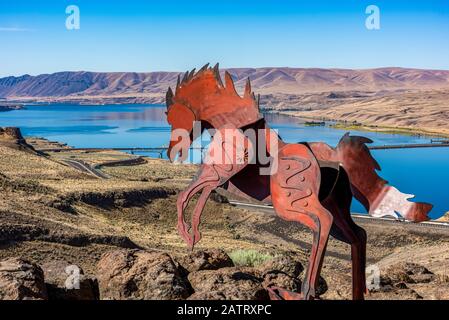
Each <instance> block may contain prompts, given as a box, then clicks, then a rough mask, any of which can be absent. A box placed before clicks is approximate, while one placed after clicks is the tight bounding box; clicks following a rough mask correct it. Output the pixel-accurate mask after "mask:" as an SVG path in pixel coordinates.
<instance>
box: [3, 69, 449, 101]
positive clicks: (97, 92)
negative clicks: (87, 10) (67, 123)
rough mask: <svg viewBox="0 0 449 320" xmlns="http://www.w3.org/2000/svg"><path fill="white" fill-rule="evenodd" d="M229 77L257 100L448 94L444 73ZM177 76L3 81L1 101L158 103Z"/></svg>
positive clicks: (242, 73)
mask: <svg viewBox="0 0 449 320" xmlns="http://www.w3.org/2000/svg"><path fill="white" fill-rule="evenodd" d="M228 71H229V72H230V73H231V74H232V76H233V78H234V80H235V82H236V86H237V87H238V88H243V86H244V83H245V81H246V79H247V78H248V77H249V78H250V79H251V81H252V85H253V88H254V90H255V92H256V93H260V94H262V95H267V94H293V95H297V94H303V93H316V92H331V91H376V92H377V91H383V90H387V91H393V90H399V89H429V88H432V89H435V88H449V71H446V70H441V71H440V70H419V69H403V68H380V69H368V70H350V69H317V68H316V69H304V68H233V69H228ZM223 72H224V70H222V73H223ZM178 74H179V73H178V72H149V73H135V72H114V73H107V72H104V73H100V72H85V71H80V72H58V73H54V74H42V75H38V76H29V75H24V76H21V77H7V78H2V79H0V97H5V98H19V97H20V98H37V97H39V98H44V97H46V98H51V97H53V98H63V97H65V98H68V97H70V98H73V99H75V98H76V97H78V98H80V97H86V98H94V97H98V98H101V97H111V96H116V97H117V98H120V97H128V98H131V97H134V98H136V99H137V98H146V99H148V100H149V101H159V102H161V101H162V99H163V96H164V94H165V92H166V90H167V87H168V86H170V85H171V86H173V85H174V84H175V83H176V77H177V76H178Z"/></svg>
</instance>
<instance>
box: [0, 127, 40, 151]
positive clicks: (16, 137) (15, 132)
mask: <svg viewBox="0 0 449 320" xmlns="http://www.w3.org/2000/svg"><path fill="white" fill-rule="evenodd" d="M0 145H3V146H7V147H10V148H14V149H19V150H24V151H29V152H32V153H35V152H36V151H35V150H34V148H33V147H32V146H31V145H29V144H28V143H27V142H26V141H25V139H24V138H23V136H22V133H21V132H20V129H19V128H16V127H6V128H1V127H0Z"/></svg>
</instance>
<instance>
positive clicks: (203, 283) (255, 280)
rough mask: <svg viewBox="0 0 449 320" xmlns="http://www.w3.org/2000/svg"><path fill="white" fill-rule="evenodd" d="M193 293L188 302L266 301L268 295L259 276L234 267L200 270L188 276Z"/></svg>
mask: <svg viewBox="0 0 449 320" xmlns="http://www.w3.org/2000/svg"><path fill="white" fill-rule="evenodd" d="M188 279H189V282H190V284H191V285H192V288H193V289H194V290H195V293H194V294H193V295H192V296H190V297H189V300H202V299H220V300H266V299H268V293H267V291H266V289H265V288H264V287H263V285H262V279H261V278H260V274H258V273H257V272H252V271H251V269H241V268H236V267H231V268H221V269H218V270H201V271H195V272H192V273H190V274H189V276H188Z"/></svg>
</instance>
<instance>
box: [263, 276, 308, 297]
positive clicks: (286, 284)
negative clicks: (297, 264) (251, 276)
mask: <svg viewBox="0 0 449 320" xmlns="http://www.w3.org/2000/svg"><path fill="white" fill-rule="evenodd" d="M262 285H263V287H264V288H268V287H279V288H282V289H285V290H289V291H293V292H301V281H300V280H299V279H296V278H292V277H290V276H289V275H287V274H285V273H282V272H270V273H267V274H265V276H264V279H263V282H262Z"/></svg>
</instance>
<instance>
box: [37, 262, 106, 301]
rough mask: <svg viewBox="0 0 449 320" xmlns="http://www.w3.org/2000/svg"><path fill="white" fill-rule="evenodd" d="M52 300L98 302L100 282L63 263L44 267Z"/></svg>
mask: <svg viewBox="0 0 449 320" xmlns="http://www.w3.org/2000/svg"><path fill="white" fill-rule="evenodd" d="M42 269H43V271H44V275H45V282H46V285H47V291H48V297H49V299H50V300H98V299H99V290H98V282H97V279H95V278H94V277H89V276H87V275H85V274H84V271H83V269H82V268H80V267H78V266H77V265H73V264H70V263H67V262H63V261H53V262H51V263H45V264H43V265H42Z"/></svg>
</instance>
